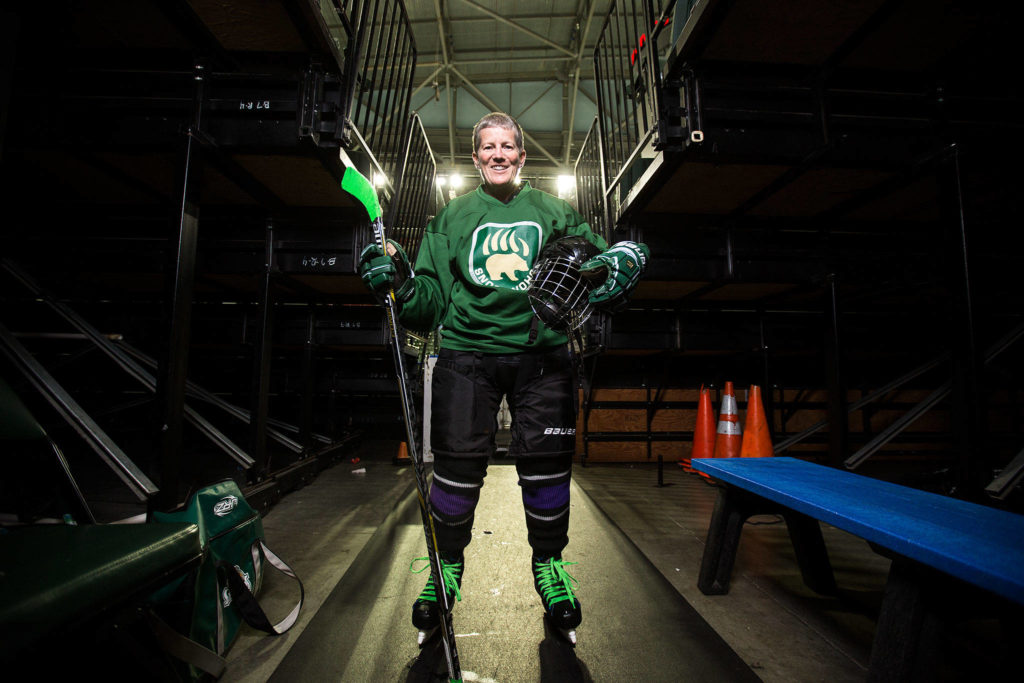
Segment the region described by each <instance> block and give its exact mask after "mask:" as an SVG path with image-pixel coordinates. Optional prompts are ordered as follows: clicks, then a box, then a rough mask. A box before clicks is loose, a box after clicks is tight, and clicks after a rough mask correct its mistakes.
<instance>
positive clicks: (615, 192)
mask: <svg viewBox="0 0 1024 683" xmlns="http://www.w3.org/2000/svg"><path fill="white" fill-rule="evenodd" d="M662 4H664V3H658V5H657V6H655V3H654V2H652V0H616V1H615V2H614V3H612V5H611V7H610V9H609V13H608V17H607V18H606V20H605V24H604V27H603V28H602V29H601V35H600V38H599V39H598V43H597V47H596V48H595V50H594V69H595V78H596V80H597V102H598V118H599V126H598V130H599V131H600V136H601V149H602V151H603V164H604V176H605V194H606V196H607V200H606V202H607V207H608V210H609V212H610V214H611V215H615V214H616V213H617V212H618V209H619V205H620V203H621V201H622V198H623V196H624V195H625V193H626V192H628V191H629V189H630V187H631V186H632V184H633V183H634V182H635V180H636V179H637V177H638V176H639V174H640V173H641V172H642V171H643V168H642V165H643V164H642V159H643V158H645V157H649V156H653V153H654V152H656V151H658V150H661V149H664V148H665V147H666V146H668V145H669V144H670V143H671V142H672V141H673V138H672V134H674V133H677V132H678V130H677V129H678V127H679V126H678V121H677V119H678V117H679V111H678V105H676V106H673V105H672V102H671V98H669V97H668V96H667V94H666V90H665V87H664V84H663V82H662V73H661V57H660V55H659V52H658V43H659V38H660V37H661V35H662V33H663V29H665V28H666V26H667V25H668V24H667V23H666V22H667V19H666V15H665V13H666V12H670V11H671V9H672V3H670V4H669V5H668V6H667V7H666V8H664V9H663V8H662V7H661V5H662Z"/></svg>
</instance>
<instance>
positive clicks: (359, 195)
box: [341, 168, 462, 683]
mask: <svg viewBox="0 0 1024 683" xmlns="http://www.w3.org/2000/svg"><path fill="white" fill-rule="evenodd" d="M341 187H342V189H343V190H345V191H347V192H348V193H349V194H351V195H352V196H354V197H355V198H356V199H358V200H359V202H360V203H361V204H362V205H363V207H364V208H365V209H366V213H367V214H368V215H369V217H370V222H371V225H372V227H373V239H374V241H375V242H376V243H377V246H379V247H380V248H381V249H383V250H385V253H387V242H386V241H385V239H384V222H383V221H382V220H381V210H380V204H379V202H378V200H377V192H376V190H374V188H373V185H371V184H370V182H369V181H368V180H367V179H366V178H365V177H364V176H363V175H362V174H360V173H359V172H358V171H357V170H356V169H354V168H348V169H346V170H345V174H344V175H343V176H342V180H341ZM384 309H385V314H386V317H387V321H388V331H389V336H390V341H391V344H390V345H391V353H392V359H393V360H394V363H395V374H396V375H397V376H398V389H399V397H400V398H401V403H402V420H403V421H404V422H405V439H406V444H407V445H408V450H409V457H410V459H411V460H412V465H413V472H414V473H415V479H416V493H417V496H418V498H419V503H420V516H421V518H422V521H423V532H424V535H425V536H426V540H427V557H428V560H429V561H430V573H431V576H432V577H433V581H434V585H435V586H438V587H439V588H440V590H439V591H438V592H439V593H440V596H439V599H440V603H441V640H442V642H443V645H444V654H445V660H446V663H447V665H448V676H449V679H450V681H452V682H453V683H455V682H461V680H462V671H461V668H460V665H459V653H458V650H457V648H456V646H455V628H454V624H453V622H452V618H451V609H452V605H451V601H450V599H449V597H448V590H447V588H446V586H445V584H444V574H443V571H442V568H441V556H440V553H439V552H438V549H437V535H436V533H435V531H434V516H433V513H432V511H431V509H430V498H429V488H428V486H427V474H426V468H425V467H424V464H423V456H422V452H421V451H420V448H419V441H418V440H417V438H416V409H415V406H414V405H413V401H412V392H411V391H410V389H409V384H408V381H407V379H406V374H405V359H404V358H403V357H402V342H401V340H402V337H401V333H400V330H399V326H398V312H397V311H396V306H395V293H394V291H393V290H389V291H388V294H387V296H386V297H385V300H384Z"/></svg>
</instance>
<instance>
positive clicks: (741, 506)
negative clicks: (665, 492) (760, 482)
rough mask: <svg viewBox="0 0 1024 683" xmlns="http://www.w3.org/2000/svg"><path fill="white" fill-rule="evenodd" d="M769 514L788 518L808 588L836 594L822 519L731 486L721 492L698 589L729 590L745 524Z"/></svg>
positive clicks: (707, 592)
mask: <svg viewBox="0 0 1024 683" xmlns="http://www.w3.org/2000/svg"><path fill="white" fill-rule="evenodd" d="M769 513H771V514H781V515H782V516H783V518H784V519H785V520H786V527H787V528H788V530H789V538H790V540H791V541H792V543H793V550H794V551H795V552H796V558H797V563H798V564H799V565H800V573H801V575H802V576H803V580H804V583H805V584H807V586H808V588H810V589H811V590H813V591H815V592H817V593H821V594H824V595H835V593H836V592H837V588H836V580H835V575H834V574H833V573H832V563H831V562H829V559H828V551H827V549H826V548H825V539H824V538H823V537H822V535H821V526H820V525H819V524H818V520H816V519H814V518H812V517H808V516H807V515H804V514H801V513H799V512H796V511H794V510H790V509H789V508H785V507H782V506H780V505H778V504H776V503H773V502H772V501H770V500H767V499H765V498H762V497H761V496H758V495H755V494H752V493H750V492H748V491H744V490H742V489H738V488H735V487H731V486H723V487H722V488H721V489H720V490H719V492H718V499H717V500H716V501H715V509H714V512H712V514H711V524H710V526H709V527H708V538H707V543H706V544H705V545H704V556H703V557H702V558H701V563H700V576H699V577H698V579H697V588H699V589H700V591H701V592H702V593H704V594H705V595H725V594H726V593H728V592H729V582H730V579H731V576H732V568H733V564H735V562H736V550H737V548H738V547H739V543H740V534H741V533H742V532H743V525H744V523H745V522H746V521H747V519H748V518H749V517H750V516H751V515H758V514H769Z"/></svg>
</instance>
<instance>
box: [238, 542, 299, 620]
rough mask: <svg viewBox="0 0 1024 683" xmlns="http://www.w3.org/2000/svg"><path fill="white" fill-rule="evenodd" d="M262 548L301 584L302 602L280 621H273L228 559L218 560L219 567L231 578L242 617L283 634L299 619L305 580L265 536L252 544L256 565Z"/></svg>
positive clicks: (274, 564)
mask: <svg viewBox="0 0 1024 683" xmlns="http://www.w3.org/2000/svg"><path fill="white" fill-rule="evenodd" d="M261 550H262V551H263V555H264V556H265V557H266V558H267V561H268V562H270V564H271V566H273V567H274V568H275V569H277V570H278V571H279V572H281V573H282V574H284V575H285V576H290V577H291V578H293V579H295V581H297V582H298V584H299V601H298V602H297V603H296V604H295V606H294V607H293V608H292V611H291V612H289V613H288V616H286V617H285V618H284V619H282V620H281V621H279V622H278V623H276V624H271V623H270V619H268V618H267V615H266V614H265V613H264V611H263V608H262V607H260V604H259V601H258V600H257V599H256V596H254V595H253V594H252V591H250V590H249V587H248V586H246V585H245V581H244V580H243V579H242V577H241V575H240V574H239V573H238V570H237V569H235V568H234V566H233V565H231V564H229V563H227V562H221V563H218V568H220V569H224V574H225V575H226V577H227V583H228V588H229V589H230V590H231V597H232V599H233V600H234V601H235V606H236V607H237V608H238V612H239V614H241V615H242V618H243V619H245V622H246V623H247V624H249V625H250V626H252V627H253V628H257V629H259V630H261V631H264V632H265V633H270V634H272V635H281V634H282V633H284V632H285V631H287V630H288V629H290V628H291V627H292V626H294V625H295V622H296V621H298V618H299V611H300V610H301V609H302V601H303V599H304V598H305V594H306V593H305V589H304V588H303V586H302V581H301V580H300V579H299V577H298V576H296V574H295V572H294V571H293V570H292V568H291V567H289V566H288V565H287V564H286V563H285V562H284V560H282V559H281V558H280V557H278V556H277V555H275V554H274V552H273V551H272V550H271V549H270V548H268V547H267V545H266V543H264V542H263V540H262V539H258V540H257V541H256V542H254V543H253V544H252V555H253V566H256V567H258V566H259V563H260V551H261Z"/></svg>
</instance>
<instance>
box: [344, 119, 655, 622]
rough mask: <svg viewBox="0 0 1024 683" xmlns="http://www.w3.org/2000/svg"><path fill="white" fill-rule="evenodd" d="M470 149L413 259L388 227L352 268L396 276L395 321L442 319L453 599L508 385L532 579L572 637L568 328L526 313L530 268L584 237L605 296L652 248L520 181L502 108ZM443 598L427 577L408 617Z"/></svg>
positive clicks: (440, 503) (383, 283)
mask: <svg viewBox="0 0 1024 683" xmlns="http://www.w3.org/2000/svg"><path fill="white" fill-rule="evenodd" d="M473 149H474V151H473V162H474V164H475V166H476V168H477V169H478V170H479V171H480V176H481V181H482V182H481V184H480V186H479V187H477V188H476V190H474V191H473V192H470V193H468V194H465V195H463V196H460V197H457V198H455V199H453V200H452V201H451V202H450V203H449V204H448V205H447V206H446V207H444V208H443V209H442V210H441V211H440V212H439V213H438V214H437V216H436V217H435V218H434V219H433V221H431V223H430V225H429V226H428V227H427V230H426V233H425V235H424V237H423V242H422V244H421V245H420V250H419V254H418V257H417V259H416V266H415V269H413V268H412V267H411V266H410V264H409V262H408V259H407V258H406V256H405V253H404V251H403V250H402V249H401V247H400V246H398V244H397V243H395V242H392V241H390V240H389V242H388V246H387V254H385V252H384V251H383V250H382V249H381V248H380V247H378V246H377V245H375V244H374V245H369V246H367V247H366V248H365V249H364V250H363V252H362V254H361V256H360V274H361V275H362V277H363V280H364V282H366V284H367V286H368V287H369V288H370V289H371V290H372V291H374V292H375V293H377V294H378V295H383V294H384V293H386V292H387V291H388V290H389V289H393V290H394V292H395V298H396V301H397V303H398V306H399V320H400V321H401V323H402V325H403V326H405V327H406V328H408V329H412V330H419V331H432V330H436V329H438V328H439V327H440V330H441V350H440V352H439V354H438V359H437V364H436V366H435V368H434V373H433V380H432V396H431V406H432V408H431V410H432V415H431V432H430V433H431V451H432V452H433V454H434V476H433V482H432V485H431V489H430V502H431V507H432V509H433V514H434V518H435V519H434V526H435V531H436V534H437V542H438V549H439V553H440V556H441V562H442V566H443V569H444V571H443V574H444V583H445V584H446V589H447V591H448V594H449V598H453V599H450V600H449V604H453V603H454V597H456V596H458V587H459V586H460V585H461V582H462V575H463V571H464V570H465V561H464V556H463V550H464V549H465V548H466V546H467V545H468V544H469V542H470V539H471V533H472V527H473V515H474V511H475V509H476V504H477V502H478V500H479V496H480V489H481V487H482V486H483V480H484V476H485V474H486V471H487V462H488V457H489V456H490V455H491V454H492V453H493V452H494V445H495V444H494V435H495V432H496V429H497V418H496V415H497V412H498V408H499V406H500V404H501V400H502V397H506V399H507V401H508V405H509V408H510V413H511V415H512V425H511V432H512V440H511V443H510V446H509V455H510V456H511V457H513V458H515V461H516V469H517V471H518V475H519V485H520V487H521V488H522V496H523V506H524V509H525V513H526V525H527V532H528V540H529V543H530V547H531V549H532V551H533V557H532V558H531V561H530V567H531V570H532V572H533V576H534V585H535V587H536V589H537V592H538V594H539V595H540V597H541V602H542V603H543V606H544V610H545V612H546V613H547V615H548V617H549V618H550V619H551V621H552V623H553V624H554V626H555V627H557V628H559V629H561V630H563V631H566V632H569V633H571V636H570V637H572V638H573V639H575V634H574V633H572V632H573V631H574V629H575V628H576V627H577V626H578V625H579V624H580V622H581V620H582V611H581V606H580V600H579V598H578V597H577V596H576V595H575V592H574V587H575V585H576V582H575V581H574V579H573V578H572V577H571V576H570V575H569V574H568V573H567V572H566V565H569V564H573V563H571V562H566V561H565V560H563V559H562V550H563V549H564V548H565V546H566V545H567V544H568V541H569V537H568V528H569V482H570V478H571V473H572V458H573V453H574V451H575V442H576V437H575V432H576V430H575V425H576V401H575V386H576V385H575V383H574V381H573V373H572V366H571V362H570V359H569V355H568V348H567V344H566V341H567V340H566V336H565V334H564V333H562V332H558V331H555V330H552V329H550V328H548V327H547V326H545V325H543V324H541V323H539V322H538V321H537V320H536V318H535V317H534V315H533V311H532V309H531V307H530V303H529V300H528V297H527V292H526V290H527V287H528V283H529V274H530V268H531V266H532V265H533V264H534V262H535V261H536V259H537V257H538V255H539V254H540V253H541V251H542V250H543V249H544V248H545V246H546V245H547V244H548V243H549V242H553V241H555V240H558V239H561V238H565V237H572V236H576V237H579V238H583V239H585V240H586V241H587V242H589V243H590V244H592V245H593V251H594V252H595V253H596V254H597V255H596V256H594V257H593V258H592V259H590V260H588V261H587V262H586V263H584V264H583V266H582V268H583V269H586V270H595V269H605V270H607V272H608V276H607V278H606V279H605V280H604V282H603V284H601V285H600V286H598V287H597V288H596V289H594V290H593V291H592V292H591V294H590V301H591V302H592V303H593V304H594V305H595V306H598V307H606V308H608V309H609V310H613V309H614V308H615V307H616V306H618V305H621V304H622V303H623V302H625V300H626V299H627V298H628V296H629V294H630V291H631V290H632V289H633V287H634V286H635V285H636V282H637V280H638V279H639V277H640V275H641V273H642V272H643V269H644V267H645V266H646V262H647V259H648V250H647V247H646V246H645V245H643V244H637V243H634V242H619V243H618V244H616V245H613V246H612V247H611V248H609V247H608V244H607V243H606V242H605V240H604V239H602V238H601V236H600V235H597V234H595V233H594V232H593V231H592V230H591V228H590V226H589V225H587V223H586V222H585V221H584V220H583V218H582V216H580V214H579V213H578V212H577V211H576V210H575V209H573V208H572V207H571V206H570V205H569V204H568V203H567V202H565V201H563V200H561V199H558V198H556V197H553V196H552V195H550V194H547V193H545V192H542V191H540V190H536V189H534V188H532V187H530V185H529V183H526V182H520V179H519V170H520V169H521V168H522V166H523V162H524V161H525V159H526V150H525V148H524V145H523V133H522V129H521V128H520V127H519V125H518V123H516V121H515V120H514V119H513V118H512V117H510V116H508V115H506V114H503V113H492V114H488V115H487V116H485V117H483V118H482V119H481V120H480V121H479V122H478V123H477V124H476V126H475V127H474V129H473ZM524 564H525V563H524ZM524 569H525V567H524ZM459 597H461V596H459ZM439 609H440V608H439V605H438V593H437V587H436V586H435V585H434V584H433V579H430V580H428V582H427V586H426V587H425V588H424V590H423V592H422V593H421V594H420V597H419V598H418V599H417V600H416V602H415V604H414V605H413V623H414V625H415V626H417V627H418V628H419V629H421V630H428V629H431V628H433V627H434V626H436V625H437V623H438V622H439V617H440V614H439Z"/></svg>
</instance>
